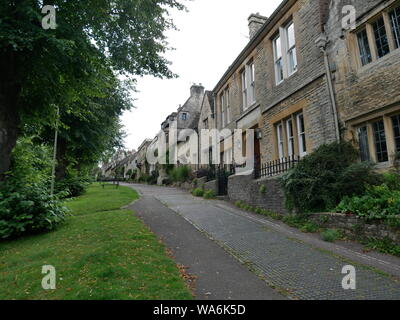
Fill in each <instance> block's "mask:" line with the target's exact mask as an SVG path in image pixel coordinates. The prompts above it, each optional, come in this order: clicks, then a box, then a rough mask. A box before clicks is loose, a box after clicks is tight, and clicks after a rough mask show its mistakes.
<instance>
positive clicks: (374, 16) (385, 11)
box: [349, 0, 400, 70]
mask: <svg viewBox="0 0 400 320" xmlns="http://www.w3.org/2000/svg"><path fill="white" fill-rule="evenodd" d="M398 6H400V1H398V0H393V1H391V2H390V3H389V4H385V6H384V7H382V6H380V7H378V8H376V9H375V10H374V11H373V12H371V13H370V14H369V15H368V16H366V17H364V18H363V19H362V20H360V21H358V23H357V26H356V28H355V30H354V31H351V32H350V37H349V38H350V43H349V47H350V51H351V52H352V54H351V57H352V58H353V60H354V65H356V66H357V69H359V70H360V69H363V68H365V67H367V66H370V65H371V64H374V63H376V62H377V61H379V60H381V59H383V58H384V57H380V58H378V52H377V46H376V42H375V35H374V30H373V26H372V25H373V23H374V22H376V21H377V20H378V19H380V18H382V17H383V19H384V23H385V29H386V36H387V38H388V42H389V54H391V53H392V52H393V51H396V50H399V49H400V48H396V44H395V38H394V35H393V30H392V25H391V22H390V16H389V14H390V12H391V11H392V10H393V9H394V8H396V7H398ZM364 29H365V30H366V32H367V36H368V44H369V49H370V51H371V56H372V61H371V62H370V63H367V64H365V65H363V64H362V61H361V54H360V52H361V48H360V47H359V43H358V39H357V35H358V33H359V32H361V31H363V30H364ZM389 54H387V55H389Z"/></svg>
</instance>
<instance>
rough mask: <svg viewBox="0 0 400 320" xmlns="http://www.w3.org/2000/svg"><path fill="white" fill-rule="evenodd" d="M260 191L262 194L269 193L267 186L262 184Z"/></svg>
mask: <svg viewBox="0 0 400 320" xmlns="http://www.w3.org/2000/svg"><path fill="white" fill-rule="evenodd" d="M259 191H260V193H261V194H265V193H267V187H266V186H265V184H262V185H261V186H260V190H259Z"/></svg>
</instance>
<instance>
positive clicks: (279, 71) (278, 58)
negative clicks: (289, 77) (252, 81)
mask: <svg viewBox="0 0 400 320" xmlns="http://www.w3.org/2000/svg"><path fill="white" fill-rule="evenodd" d="M274 60H275V79H276V83H277V84H279V83H281V82H282V81H283V58H282V45H281V37H280V36H278V37H277V38H275V40H274Z"/></svg>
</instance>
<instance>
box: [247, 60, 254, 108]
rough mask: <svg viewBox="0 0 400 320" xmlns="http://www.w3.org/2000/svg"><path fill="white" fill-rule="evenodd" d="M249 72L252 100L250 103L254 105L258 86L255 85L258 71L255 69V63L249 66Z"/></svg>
mask: <svg viewBox="0 0 400 320" xmlns="http://www.w3.org/2000/svg"><path fill="white" fill-rule="evenodd" d="M247 68H248V72H249V77H250V95H249V97H250V99H249V102H250V104H253V103H254V102H256V85H255V78H256V71H255V67H254V62H251V63H250V64H249V65H248V67H247Z"/></svg>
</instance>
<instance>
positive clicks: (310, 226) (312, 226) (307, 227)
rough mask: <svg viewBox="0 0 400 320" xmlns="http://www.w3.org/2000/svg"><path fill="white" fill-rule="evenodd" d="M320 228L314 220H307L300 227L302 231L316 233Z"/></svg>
mask: <svg viewBox="0 0 400 320" xmlns="http://www.w3.org/2000/svg"><path fill="white" fill-rule="evenodd" d="M319 229H320V228H319V226H318V225H317V224H316V223H314V222H312V221H309V222H306V223H305V224H304V225H303V226H302V227H301V228H300V231H301V232H305V233H315V232H317V231H318V230H319Z"/></svg>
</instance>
